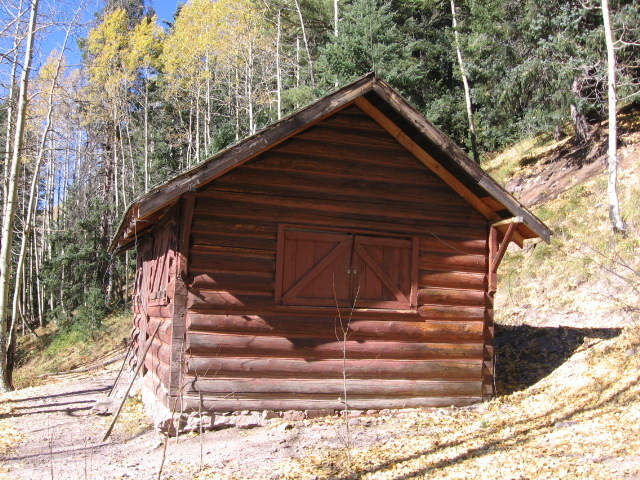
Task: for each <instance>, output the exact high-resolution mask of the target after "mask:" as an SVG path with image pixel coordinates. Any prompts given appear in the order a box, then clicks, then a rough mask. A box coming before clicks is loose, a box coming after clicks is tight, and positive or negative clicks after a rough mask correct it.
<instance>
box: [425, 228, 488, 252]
mask: <svg viewBox="0 0 640 480" xmlns="http://www.w3.org/2000/svg"><path fill="white" fill-rule="evenodd" d="M465 236H466V238H464V237H465ZM472 236H475V238H469V237H470V236H469V235H462V236H461V235H454V231H453V230H452V231H451V232H449V234H448V233H447V232H436V231H433V235H425V236H423V237H422V238H420V251H423V252H434V253H436V252H439V253H448V254H450V255H481V256H486V254H487V228H486V227H485V228H479V229H476V230H475V231H473V234H472Z"/></svg>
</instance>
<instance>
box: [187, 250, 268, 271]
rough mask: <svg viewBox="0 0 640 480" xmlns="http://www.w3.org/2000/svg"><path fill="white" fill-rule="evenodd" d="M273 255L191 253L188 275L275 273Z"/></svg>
mask: <svg viewBox="0 0 640 480" xmlns="http://www.w3.org/2000/svg"><path fill="white" fill-rule="evenodd" d="M275 262H276V260H275V254H271V255H255V254H254V255H249V254H237V253H236V254H233V253H215V252H206V253H205V252H201V251H200V252H192V253H191V254H190V255H189V273H190V274H192V275H197V274H199V273H208V272H210V271H212V270H218V271H220V270H226V271H229V272H242V271H244V272H275V268H276V263H275Z"/></svg>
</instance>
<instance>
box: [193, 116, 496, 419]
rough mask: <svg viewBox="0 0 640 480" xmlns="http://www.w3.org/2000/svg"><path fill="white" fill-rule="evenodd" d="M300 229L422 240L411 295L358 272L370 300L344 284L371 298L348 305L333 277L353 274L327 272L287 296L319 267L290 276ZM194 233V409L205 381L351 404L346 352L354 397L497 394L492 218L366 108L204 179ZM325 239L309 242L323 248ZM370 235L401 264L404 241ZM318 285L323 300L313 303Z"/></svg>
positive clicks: (226, 405) (320, 404) (280, 398)
mask: <svg viewBox="0 0 640 480" xmlns="http://www.w3.org/2000/svg"><path fill="white" fill-rule="evenodd" d="M287 228H289V229H291V231H300V232H303V233H305V234H306V235H308V236H310V237H313V236H314V235H315V233H317V234H318V236H321V235H325V234H326V235H329V234H330V235H334V236H340V235H342V236H351V237H352V238H353V240H350V241H352V244H353V245H355V244H357V242H358V239H359V238H365V241H366V242H369V243H370V244H374V243H376V242H379V243H380V242H381V243H383V244H385V245H388V244H393V245H395V244H396V243H397V244H399V245H400V244H402V245H405V243H406V242H410V243H411V245H413V246H414V247H413V249H412V252H413V254H412V255H413V256H412V258H411V259H410V260H402V261H403V262H405V263H406V262H407V261H410V262H411V269H414V270H415V275H413V276H414V278H415V282H414V284H412V285H411V292H410V293H411V295H412V296H413V299H412V300H411V302H412V303H411V302H410V303H411V305H410V306H407V307H403V308H395V309H389V308H376V300H375V299H374V300H371V298H374V297H375V295H374V294H373V293H371V292H372V291H373V290H375V289H376V288H377V289H380V288H382V289H384V288H386V287H379V286H367V285H374V283H375V282H377V283H376V285H378V283H380V282H379V281H378V280H379V279H380V278H377V279H374V280H373V281H370V280H369V279H368V278H358V279H357V282H358V285H359V286H362V285H364V287H362V290H358V291H359V292H362V293H360V295H363V296H365V297H367V296H368V297H370V299H369V300H368V302H367V303H366V304H367V307H366V308H359V307H358V301H359V298H358V295H359V294H358V293H354V292H355V289H354V288H353V286H351V287H350V293H346V294H344V297H345V299H346V300H345V302H346V304H348V303H349V301H355V303H356V308H355V309H350V308H348V307H346V304H345V303H340V304H339V306H338V307H336V306H334V307H332V306H330V305H328V304H327V302H326V299H327V289H331V288H335V286H336V283H337V281H336V280H335V277H334V280H333V282H334V284H333V285H331V280H327V278H331V277H329V276H327V274H326V272H325V274H324V275H325V277H324V283H325V284H324V285H323V284H322V282H320V281H319V280H318V281H317V282H316V283H315V284H314V283H313V282H311V283H309V284H308V285H307V284H305V285H306V286H304V285H303V286H302V287H300V288H298V287H294V288H291V289H290V292H291V291H292V290H296V288H297V290H296V292H295V293H296V294H295V295H290V298H292V301H290V302H286V301H284V300H285V299H283V298H281V297H282V292H278V290H282V289H283V288H284V289H286V288H288V287H287V285H290V284H295V282H296V281H300V282H302V280H300V279H301V278H303V274H302V273H296V274H295V275H296V276H295V278H294V279H293V280H292V281H291V282H289V284H287V280H286V279H285V280H283V278H284V276H286V274H285V273H283V272H279V271H278V269H279V268H280V269H282V268H284V267H282V264H283V263H284V264H285V266H286V262H287V261H288V260H286V259H285V260H282V257H283V255H284V256H285V257H286V256H287V255H289V256H296V255H297V256H298V257H300V258H304V257H305V256H306V254H304V255H303V254H298V253H287V251H286V249H287V248H288V249H289V250H288V251H292V249H291V248H290V247H286V245H285V246H284V247H283V240H282V232H283V229H284V230H286V229H287ZM327 232H329V233H327ZM190 239H191V240H190V246H189V257H188V258H189V261H188V272H187V276H186V285H185V286H186V293H187V295H186V314H185V315H186V318H185V328H186V344H185V353H184V355H183V356H182V363H183V365H181V369H182V373H183V379H182V382H183V383H182V384H183V385H184V386H185V387H184V391H183V392H181V396H183V398H184V402H183V405H182V408H183V410H185V411H188V410H198V409H199V408H200V405H199V393H201V394H202V399H203V402H204V405H202V407H204V408H205V409H207V410H210V411H236V410H247V409H248V410H262V409H273V410H288V409H323V408H328V409H339V408H342V407H343V398H344V390H343V380H342V379H343V373H344V372H343V357H346V362H345V363H344V365H346V372H347V377H348V378H347V396H348V402H349V405H350V407H351V408H356V409H370V408H371V409H381V408H400V407H415V406H445V405H464V404H469V403H473V402H476V401H479V400H481V399H482V398H483V395H485V394H487V393H488V392H489V387H488V385H489V386H490V385H491V383H492V378H491V369H492V367H491V360H492V350H491V344H492V330H491V329H492V318H491V317H492V309H491V302H490V301H489V300H490V298H489V297H488V296H487V295H486V291H487V289H486V271H487V262H486V258H487V223H486V220H485V219H484V218H483V217H482V216H481V215H480V214H478V213H477V212H476V211H475V210H474V209H473V208H471V207H470V206H469V205H468V204H467V203H466V202H464V200H462V199H461V197H460V196H459V195H457V194H456V193H455V192H454V191H453V190H452V189H451V188H450V187H448V186H447V185H445V184H444V183H443V182H442V181H441V180H440V179H439V178H437V177H436V176H435V175H434V174H432V173H431V172H430V171H429V170H428V169H426V168H425V167H424V166H423V165H422V164H420V163H419V162H418V161H417V160H416V159H415V158H414V157H413V156H412V155H410V154H409V153H408V152H407V151H406V150H405V149H404V148H402V147H401V146H400V145H399V144H398V143H397V142H396V141H395V140H394V139H393V138H392V137H390V136H389V135H388V134H387V133H386V132H385V131H384V130H383V129H382V128H381V127H380V126H378V125H377V124H376V123H375V122H373V121H372V120H371V119H370V118H369V117H368V116H366V115H365V114H363V112H362V111H360V110H359V109H357V108H356V107H351V108H350V109H348V110H345V111H343V112H341V113H339V114H336V115H334V116H332V117H330V118H329V119H327V120H325V121H323V122H322V123H320V124H319V125H316V126H314V127H312V128H311V129H309V130H307V131H306V132H303V133H301V134H299V135H298V136H296V137H295V138H293V139H291V140H288V141H287V142H285V143H283V144H281V145H279V146H278V147H276V148H274V149H272V150H271V151H269V152H268V153H266V154H263V155H262V156H260V157H258V158H256V159H253V160H251V161H250V162H248V163H247V164H245V165H243V166H240V167H237V168H235V169H234V170H233V171H232V172H229V173H228V174H226V175H223V176H222V177H220V178H219V179H218V180H216V181H214V182H212V183H211V184H209V185H208V186H206V187H205V188H203V189H201V190H198V191H197V192H196V194H195V207H194V211H193V222H192V223H191V231H190ZM370 239H373V240H370ZM319 241H320V240H318V241H317V242H316V243H313V241H312V240H308V241H307V243H306V244H305V245H306V247H305V248H310V249H311V250H309V251H310V252H311V253H309V254H308V255H310V256H313V255H314V253H313V249H315V252H316V253H315V255H316V257H318V258H319V259H321V258H324V257H323V255H325V251H324V250H323V251H321V252H320V253H318V249H319V248H320V247H318V242H319ZM309 242H312V243H309ZM402 242H405V243H402ZM296 245H302V244H296ZM297 248H302V247H299V246H298V247H297ZM322 248H324V247H322ZM331 248H333V247H331V246H329V247H326V252H329V251H331V252H333V250H331ZM345 248H346V247H345ZM356 248H357V245H356V247H353V246H352V247H351V251H352V252H356V250H355V249H356ZM364 248H365V250H366V251H364V253H361V255H362V258H365V257H368V258H369V259H370V258H371V257H372V256H374V254H375V255H378V256H379V257H380V260H379V264H380V265H381V266H382V268H383V269H387V271H386V273H389V272H392V271H394V270H393V266H392V265H391V263H393V262H392V259H393V255H396V253H394V252H395V251H394V250H393V248H390V249H389V252H391V253H388V254H387V253H384V252H385V251H384V249H382V250H381V249H380V247H379V246H375V245H374V246H365V247H364ZM398 248H400V247H398ZM403 248H404V247H403ZM407 248H409V247H407ZM367 249H368V250H367ZM345 251H346V250H345ZM375 252H377V253H375ZM327 255H328V254H327ZM336 255H338V254H336ZM351 255H352V256H354V258H355V255H356V253H352V254H351ZM398 255H404V254H398ZM387 256H388V257H389V258H386V257H387ZM383 257H384V258H383ZM350 258H351V257H350ZM398 258H399V257H398ZM402 258H404V257H402ZM360 260H362V259H360ZM363 262H364V263H363V264H364V265H365V267H366V266H367V262H370V260H366V258H365V260H364V261H363ZM361 263H362V262H361ZM373 263H375V262H373ZM279 265H280V266H279ZM353 265H355V263H354V264H353ZM353 265H351V267H350V268H348V270H349V271H352V270H355V269H353V268H352V267H353ZM385 265H386V266H385ZM376 268H377V267H376V266H375V265H373V266H372V267H371V268H370V269H368V270H367V274H366V275H369V274H371V272H372V271H374V270H376ZM284 270H285V271H286V270H287V269H286V268H284ZM358 271H360V272H362V271H363V270H362V269H361V268H358ZM384 273H385V272H383V273H382V274H380V275H382V276H384ZM363 275H364V274H363ZM374 276H375V275H374ZM318 278H319V277H318ZM387 280H388V279H387ZM327 281H328V282H329V283H328V284H327ZM403 282H404V283H406V281H404V280H403ZM383 283H384V282H383ZM401 283H402V282H401ZM283 285H284V287H283ZM387 286H388V282H387ZM392 287H393V286H391V287H389V290H393V288H392ZM314 289H315V290H314ZM305 291H306V294H305V295H306V297H309V298H312V299H317V298H320V297H322V298H323V301H320V302H315V303H316V304H315V305H313V306H305V305H301V304H300V302H297V299H298V298H301V297H302V296H304V295H302V294H303V293H304V292H305ZM290 292H289V293H290ZM285 293H286V292H285ZM329 293H330V291H329ZM392 293H393V292H392ZM400 293H402V292H400ZM372 295H373V296H372ZM387 295H390V294H388V293H387ZM396 296H398V298H400V297H402V295H400V294H398V295H396ZM306 297H305V298H306ZM336 297H340V298H341V299H342V294H337V293H336ZM405 297H407V298H408V295H405ZM380 298H383V297H382V296H381V297H380ZM395 298H396V297H392V300H395ZM402 298H404V297H402ZM323 302H324V303H323ZM385 302H387V300H385V301H384V302H383V301H382V300H381V301H380V303H379V305H385V306H386V305H388V302H387V303H385ZM363 303H364V302H363ZM340 319H342V322H343V325H346V324H347V322H348V325H349V328H348V339H347V340H346V342H343V341H341V340H342V335H341V333H340V332H341V331H340V328H339V324H340Z"/></svg>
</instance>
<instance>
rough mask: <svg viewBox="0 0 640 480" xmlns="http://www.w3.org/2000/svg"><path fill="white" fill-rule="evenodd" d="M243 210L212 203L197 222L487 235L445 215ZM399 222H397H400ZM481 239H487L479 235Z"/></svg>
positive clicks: (253, 207) (251, 207)
mask: <svg viewBox="0 0 640 480" xmlns="http://www.w3.org/2000/svg"><path fill="white" fill-rule="evenodd" d="M237 206H238V207H242V208H230V206H229V205H227V204H224V203H219V204H215V203H211V204H210V205H209V206H208V208H203V209H202V210H199V211H198V217H199V219H198V220H197V221H198V222H199V223H201V224H205V223H207V222H209V221H213V222H217V221H220V220H223V221H225V222H229V221H234V220H235V221H237V222H238V223H245V222H248V221H255V219H256V218H260V220H261V221H262V222H271V223H272V225H274V226H275V225H277V223H279V222H281V221H283V219H286V221H287V223H295V224H305V225H309V226H313V227H317V228H328V229H331V228H345V229H360V230H366V231H369V232H380V233H381V234H383V235H385V234H386V235H388V234H390V233H396V234H407V235H415V234H418V235H431V234H436V235H447V236H449V237H450V238H477V236H478V231H479V230H480V229H481V230H483V231H486V226H485V225H482V226H478V225H456V224H455V222H453V221H451V219H449V218H448V217H447V216H446V215H443V216H441V217H438V218H434V219H432V220H428V219H423V220H405V219H395V220H394V219H391V218H380V217H379V216H375V215H373V213H372V212H370V213H368V214H366V215H348V216H345V215H331V214H330V213H331V212H324V213H323V212H321V211H317V212H311V213H310V212H309V211H308V210H305V209H302V208H300V209H293V208H280V209H278V210H275V209H274V208H272V207H268V206H261V205H260V204H258V203H254V204H252V205H243V206H241V205H237ZM399 220H400V221H399ZM481 235H486V233H482V234H481Z"/></svg>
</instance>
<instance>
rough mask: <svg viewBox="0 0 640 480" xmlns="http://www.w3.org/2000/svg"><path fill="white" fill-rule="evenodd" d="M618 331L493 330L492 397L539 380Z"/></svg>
mask: <svg viewBox="0 0 640 480" xmlns="http://www.w3.org/2000/svg"><path fill="white" fill-rule="evenodd" d="M621 332H622V329H620V328H570V327H533V326H531V325H517V326H516V325H499V324H496V326H495V341H494V345H495V354H496V363H495V365H496V367H495V371H496V373H495V375H496V393H497V395H509V394H511V393H513V392H516V391H519V390H524V389H526V388H528V387H530V386H531V385H533V384H535V383H537V382H538V381H539V380H541V379H543V378H544V377H546V376H547V375H549V374H550V373H551V372H553V371H554V370H555V369H556V368H558V367H559V366H560V365H562V364H563V363H564V362H565V361H567V360H568V359H569V358H570V357H571V356H572V355H573V354H574V353H575V352H576V351H577V350H578V349H580V348H589V347H591V346H592V345H595V344H596V343H597V342H599V341H602V340H605V339H609V338H613V337H617V336H618V335H620V333H621Z"/></svg>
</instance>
